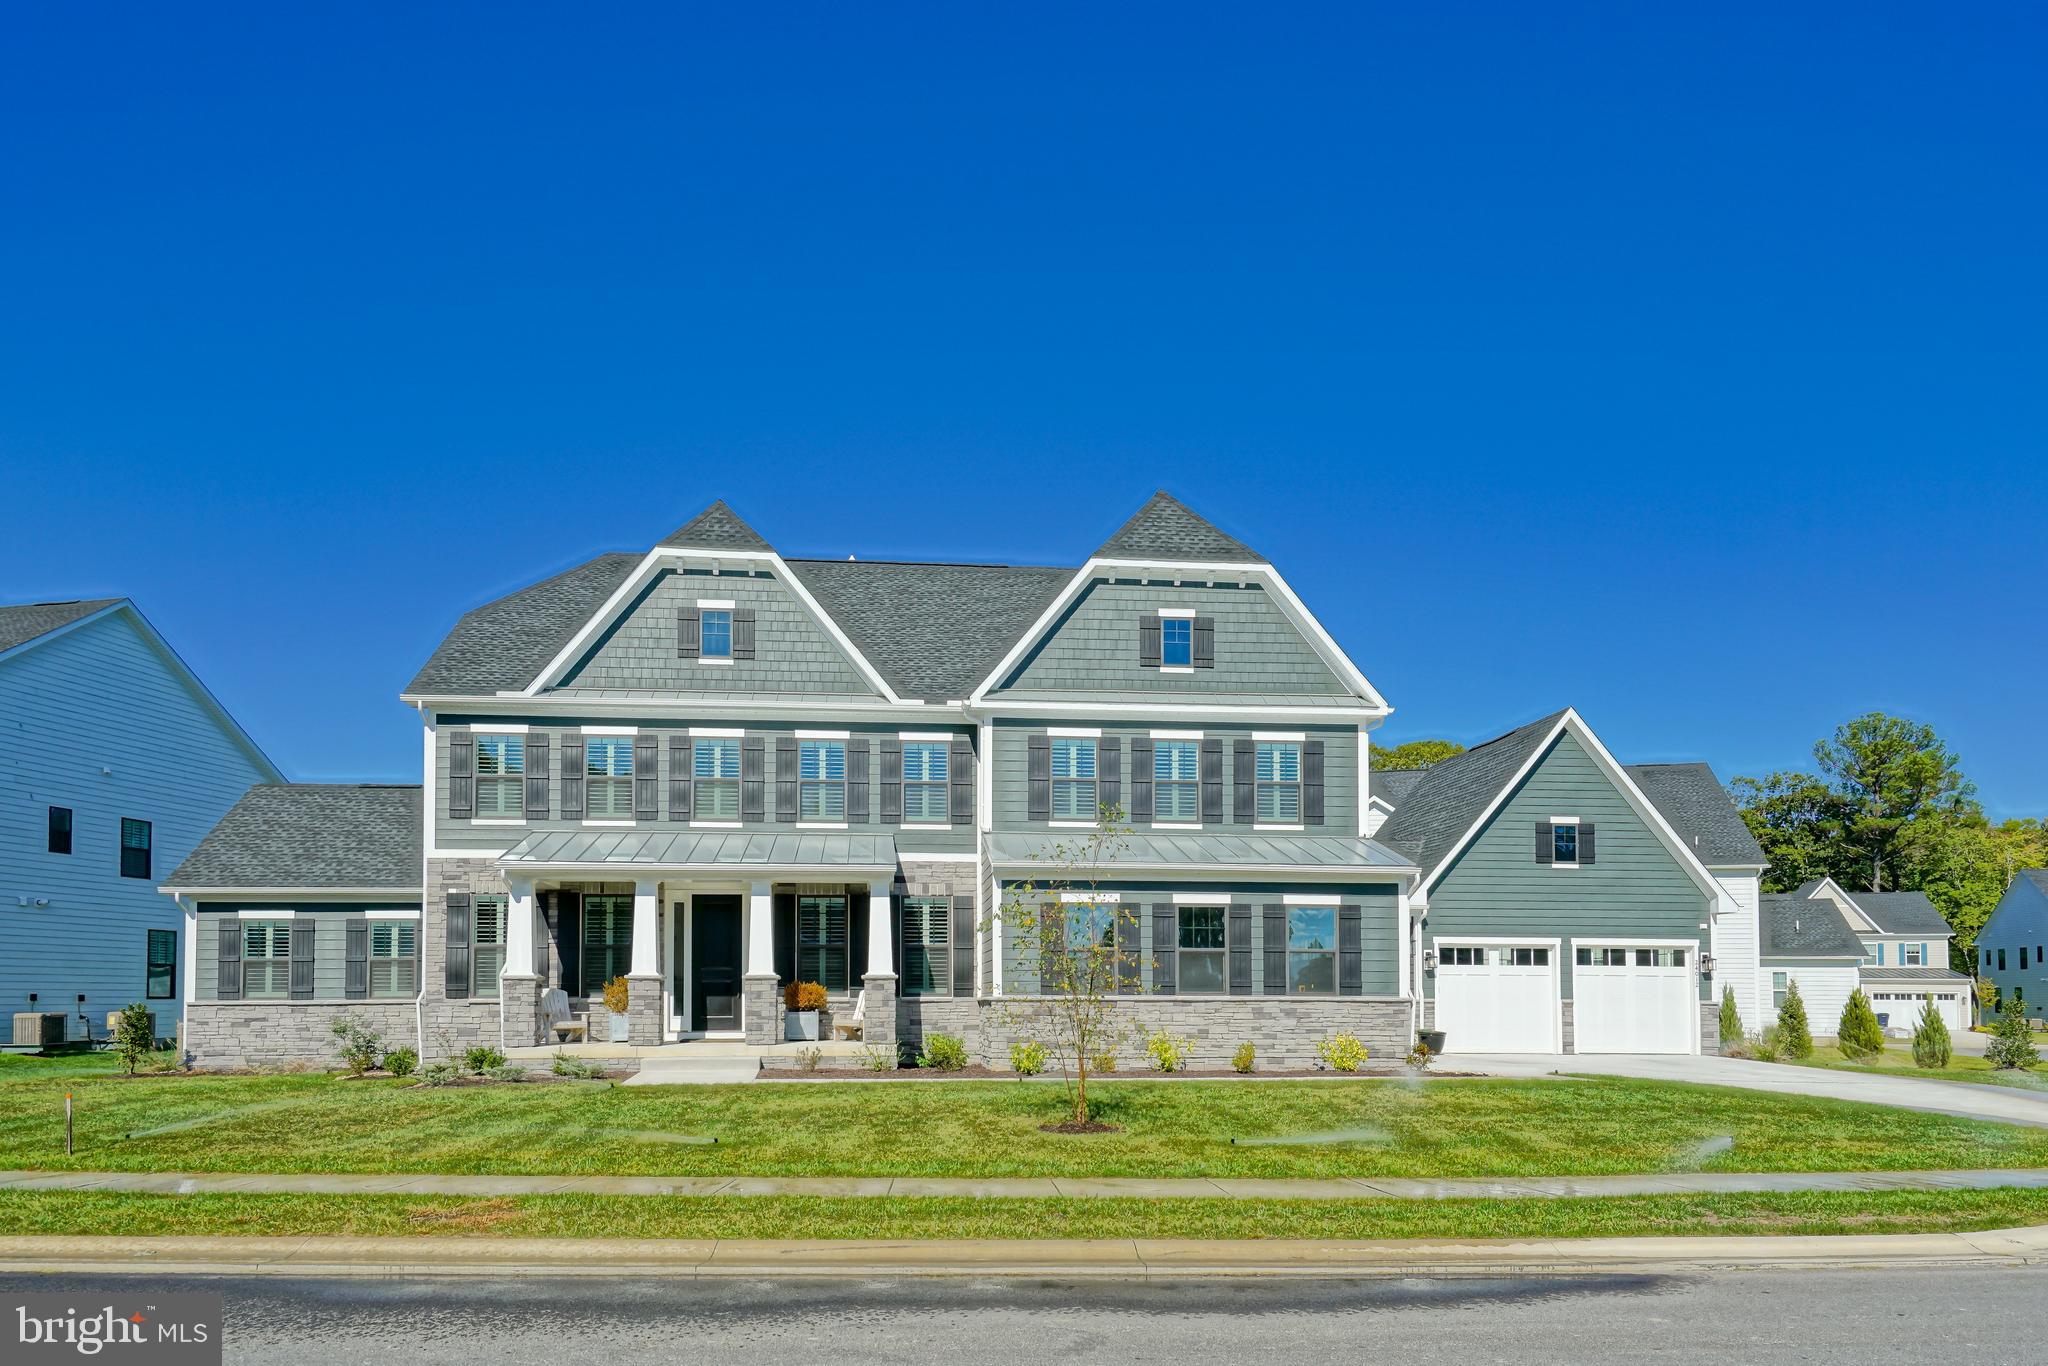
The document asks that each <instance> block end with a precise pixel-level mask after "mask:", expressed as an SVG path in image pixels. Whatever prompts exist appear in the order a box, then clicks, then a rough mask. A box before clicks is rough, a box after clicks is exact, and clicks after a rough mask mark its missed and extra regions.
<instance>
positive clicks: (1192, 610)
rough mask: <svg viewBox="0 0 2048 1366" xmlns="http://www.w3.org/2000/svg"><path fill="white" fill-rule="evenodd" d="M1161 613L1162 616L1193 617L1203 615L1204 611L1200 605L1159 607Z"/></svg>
mask: <svg viewBox="0 0 2048 1366" xmlns="http://www.w3.org/2000/svg"><path fill="white" fill-rule="evenodd" d="M1159 615H1160V616H1162V617H1188V618H1193V617H1198V616H1200V615H1202V612H1201V609H1200V608H1198V607H1162V608H1160V609H1159Z"/></svg>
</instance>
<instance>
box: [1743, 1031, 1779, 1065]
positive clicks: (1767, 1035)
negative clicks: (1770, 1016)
mask: <svg viewBox="0 0 2048 1366" xmlns="http://www.w3.org/2000/svg"><path fill="white" fill-rule="evenodd" d="M1745 1046H1746V1047H1747V1049H1748V1051H1749V1056H1750V1057H1752V1058H1755V1059H1756V1060H1757V1061H1758V1062H1778V1061H1780V1060H1781V1059H1783V1058H1784V1056H1785V1038H1784V1035H1783V1034H1781V1033H1780V1032H1779V1030H1778V1027H1777V1026H1776V1025H1765V1026H1764V1027H1763V1028H1762V1029H1759V1030H1758V1031H1757V1032H1756V1033H1754V1034H1752V1035H1750V1036H1749V1042H1748V1044H1747V1045H1745Z"/></svg>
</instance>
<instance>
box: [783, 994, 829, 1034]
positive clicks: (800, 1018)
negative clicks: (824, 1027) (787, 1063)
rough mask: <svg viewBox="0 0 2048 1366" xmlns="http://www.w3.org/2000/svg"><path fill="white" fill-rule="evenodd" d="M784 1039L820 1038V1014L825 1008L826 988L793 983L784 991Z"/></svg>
mask: <svg viewBox="0 0 2048 1366" xmlns="http://www.w3.org/2000/svg"><path fill="white" fill-rule="evenodd" d="M782 1005H783V1011H784V1013H783V1016H782V1037H783V1038H785V1039H815V1038H817V1037H818V1012H819V1011H821V1010H823V1009H824V1008H825V988H823V987H822V986H819V985H818V984H817V983H816V982H791V983H790V984H789V985H788V986H786V987H784V988H783V989H782Z"/></svg>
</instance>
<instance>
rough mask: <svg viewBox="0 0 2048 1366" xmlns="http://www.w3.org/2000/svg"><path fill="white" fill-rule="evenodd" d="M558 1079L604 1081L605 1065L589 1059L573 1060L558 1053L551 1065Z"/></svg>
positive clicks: (566, 1055)
mask: <svg viewBox="0 0 2048 1366" xmlns="http://www.w3.org/2000/svg"><path fill="white" fill-rule="evenodd" d="M550 1066H551V1067H552V1069H553V1071H554V1074H555V1075H556V1076H558V1077H574V1078H575V1079H576V1080H578V1081H603V1080H604V1064H603V1063H599V1062H593V1061H591V1060H590V1059H589V1058H572V1057H570V1056H569V1055H568V1054H567V1053H557V1054H555V1056H554V1060H553V1062H552V1063H551V1064H550Z"/></svg>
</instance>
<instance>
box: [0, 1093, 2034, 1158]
mask: <svg viewBox="0 0 2048 1366" xmlns="http://www.w3.org/2000/svg"><path fill="white" fill-rule="evenodd" d="M66 1092H70V1093H72V1094H73V1095H74V1096H75V1097H76V1098H77V1137H78V1147H77V1152H76V1154H75V1155H74V1156H72V1157H71V1158H69V1159H68V1160H67V1159H66V1157H65V1155H64V1150H63V1133H64V1129H63V1098H64V1095H65V1093H66ZM1095 1094H1096V1095H1097V1096H1098V1097H1099V1101H1100V1105H1099V1114H1100V1115H1101V1117H1102V1118H1103V1119H1106V1120H1107V1121H1109V1122H1110V1123H1113V1124H1116V1125H1119V1126H1121V1132H1118V1133H1114V1134H1100V1135H1080V1136H1074V1135H1061V1134H1048V1133H1044V1132H1041V1130H1040V1128H1039V1126H1040V1125H1041V1124H1043V1123H1045V1122H1047V1121H1050V1120H1056V1119H1059V1118H1060V1117H1061V1115H1062V1110H1063V1097H1062V1092H1061V1090H1060V1088H1058V1087H1056V1086H1045V1085H1024V1084H1020V1083H1016V1082H957V1083H944V1084H938V1083H899V1084H890V1083H872V1082H846V1083H837V1084H832V1083H819V1084H779V1085H777V1084H768V1085H761V1084H757V1085H751V1086H710V1087H646V1088H641V1087H614V1086H608V1085H606V1084H603V1083H564V1084H526V1085H519V1086H496V1087H484V1088H475V1089H466V1090H460V1089H458V1090H428V1089H423V1088H418V1087H412V1086H409V1085H406V1084H403V1083H399V1082H393V1081H367V1082H365V1081H345V1080H338V1079H335V1078H331V1077H328V1076H325V1075H316V1074H307V1075H286V1076H263V1077H177V1076H157V1077H142V1078H137V1079H127V1078H122V1077H119V1076H115V1075H112V1074H109V1073H105V1072H101V1073H98V1074H92V1073H89V1072H81V1071H73V1072H71V1073H69V1074H65V1075H44V1074H40V1073H37V1072H35V1071H34V1070H33V1069H27V1070H24V1069H16V1068H9V1069H7V1070H6V1071H4V1072H0V1168H24V1167H26V1168H49V1169H61V1168H67V1167H68V1168H72V1169H82V1170H94V1169H98V1170H119V1171H162V1170H193V1171H217V1172H228V1171H268V1172H292V1171H313V1172H317V1171H338V1172H502V1173H535V1174H602V1173H612V1174H621V1175H636V1174H645V1175H686V1174H706V1175H726V1174H748V1175H761V1176H780V1175H814V1176H860V1175H873V1176H968V1177H977V1176H979V1177H992V1176H1266V1177H1284V1176H1344V1175H1398V1176H1484V1175H1502V1176H1509V1175H1538V1174H1578V1173H1602V1172H1657V1171H1683V1170H1694V1169H1703V1170H1712V1171H1826V1170H1838V1169H1839V1170H1883V1169H1890V1170H1897V1169H1908V1168H1923V1167H1994V1166H2048V1130H2044V1129H2027V1128H2020V1127H2017V1126H2007V1125H2000V1124H1991V1123H1982V1122H1977V1121H1972V1120H1964V1119H1955V1118H1950V1117H1947V1116H1942V1115H1931V1114H1921V1113H1917V1112H1913V1111H1907V1110H1897V1109H1889V1108H1884V1107H1877V1106H1867V1105H1856V1104H1849V1103H1846V1102H1837V1101H1827V1100H1817V1099H1808V1098H1804V1097H1796V1096H1780V1095H1772V1094H1767V1093H1763V1092H1754V1091H1740V1090H1735V1089H1732V1088H1725V1087H1695V1086H1681V1085H1674V1084H1670V1083H1663V1082H1650V1081H1635V1080H1628V1079H1622V1078H1582V1079H1546V1080H1541V1081H1508V1080H1451V1079H1446V1080H1441V1081H1429V1082H1422V1083H1418V1084H1409V1083H1406V1082H1402V1081H1388V1080H1381V1081H1356V1082H1284V1081H1276V1082H1263V1083H1249V1084H1247V1083H1233V1082H1224V1081H1216V1082H1177V1083H1158V1082H1123V1083H1116V1082H1109V1083H1104V1084H1102V1085H1100V1086H1099V1087H1098V1088H1095ZM1331 1132H1350V1133H1352V1134H1354V1135H1357V1136H1360V1137H1362V1138H1363V1140H1364V1141H1349V1142H1339V1143H1320V1144H1318V1143H1304V1144H1273V1145H1261V1146H1239V1145H1233V1144H1232V1143H1231V1141H1230V1140H1231V1139H1232V1137H1267V1138H1271V1137H1284V1136H1300V1135H1313V1134H1327V1133H1331ZM1723 1137H1725V1138H1728V1139H1732V1140H1733V1145H1732V1147H1726V1148H1725V1150H1722V1149H1723V1147H1724V1145H1723V1144H1721V1143H1720V1142H1718V1141H1717V1140H1720V1139H1722V1138H1723ZM685 1138H697V1139H708V1138H715V1139H717V1140H718V1141H717V1142H716V1143H715V1144H693V1143H688V1142H681V1141H679V1140H680V1139H685ZM1703 1145H1705V1147H1704V1148H1703ZM1703 1151H1705V1152H1707V1153H1708V1154H1709V1155H1707V1156H1705V1157H1704V1158H1702V1156H1701V1154H1702V1152H1703Z"/></svg>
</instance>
